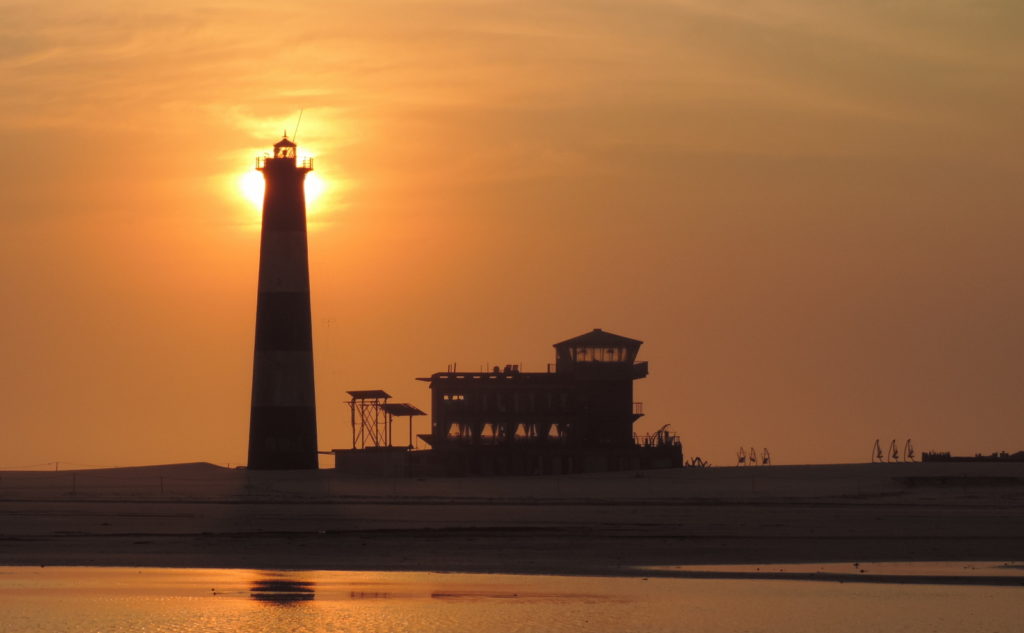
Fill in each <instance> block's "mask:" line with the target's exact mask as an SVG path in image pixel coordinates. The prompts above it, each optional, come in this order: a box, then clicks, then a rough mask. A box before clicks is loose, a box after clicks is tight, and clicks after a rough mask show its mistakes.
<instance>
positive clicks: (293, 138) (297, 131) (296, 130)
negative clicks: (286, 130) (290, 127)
mask: <svg viewBox="0 0 1024 633" xmlns="http://www.w3.org/2000/svg"><path fill="white" fill-rule="evenodd" d="M305 111H306V109H305V108H302V109H301V110H299V120H298V121H296V122H295V131H294V132H292V143H294V142H295V137H296V136H298V135H299V124H300V123H302V113H303V112H305Z"/></svg>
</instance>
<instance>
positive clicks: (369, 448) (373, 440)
mask: <svg viewBox="0 0 1024 633" xmlns="http://www.w3.org/2000/svg"><path fill="white" fill-rule="evenodd" d="M348 395H349V396H351V397H352V399H351V400H349V402H348V406H349V410H350V411H351V414H352V448H351V449H341V448H336V449H334V450H333V451H331V452H332V453H334V467H335V469H337V470H340V471H342V472H346V473H349V474H353V475H375V476H383V477H403V476H406V475H409V474H410V472H409V461H410V460H409V456H408V454H409V451H411V450H412V419H413V418H414V417H416V416H419V415H426V414H425V413H424V412H423V411H420V410H419V409H418V408H417V407H414V406H413V405H411V404H408V403H404V402H403V403H395V402H388V400H390V399H391V394H389V393H388V392H386V391H383V390H381V389H367V390H362V391H349V392H348ZM396 416H397V417H407V418H409V434H408V444H407V445H402V446H396V445H395V444H394V426H395V417H396Z"/></svg>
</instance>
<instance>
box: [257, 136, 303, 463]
mask: <svg viewBox="0 0 1024 633" xmlns="http://www.w3.org/2000/svg"><path fill="white" fill-rule="evenodd" d="M296 149H297V148H296V145H295V143H293V142H292V141H290V140H288V137H287V135H285V137H284V138H283V139H281V140H280V141H278V142H277V143H276V144H275V145H274V153H273V155H272V156H264V157H261V158H258V159H257V161H256V168H257V169H259V170H260V171H262V172H263V178H264V180H265V182H266V189H265V193H264V195H263V231H262V235H261V238H260V268H259V293H258V295H257V301H256V344H255V352H254V355H253V375H252V412H251V416H250V418H249V468H252V469H258V470H278V469H316V468H317V447H316V401H315V397H314V390H313V332H312V322H311V314H310V307H309V262H308V253H307V241H306V198H305V192H304V189H303V182H304V181H305V178H306V174H307V173H308V172H309V171H311V170H312V169H313V165H312V162H311V161H310V160H306V161H303V162H301V163H299V162H298V160H297V158H298V157H297V152H296Z"/></svg>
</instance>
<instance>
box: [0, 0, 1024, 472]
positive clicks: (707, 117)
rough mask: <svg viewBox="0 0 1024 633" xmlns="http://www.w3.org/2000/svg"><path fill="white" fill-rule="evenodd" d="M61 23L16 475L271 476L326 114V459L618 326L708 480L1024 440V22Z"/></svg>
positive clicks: (24, 328) (322, 228)
mask: <svg viewBox="0 0 1024 633" xmlns="http://www.w3.org/2000/svg"><path fill="white" fill-rule="evenodd" d="M722 4H725V5H729V6H724V7H723V6H719V5H722ZM67 5H73V6H65V5H64V4H55V3H29V2H9V1H7V0H0V11H2V13H3V15H4V19H3V20H2V22H0V87H2V91H0V124H2V125H0V134H2V138H3V146H4V151H3V152H2V153H0V196H2V197H0V203H2V204H0V214H2V215H0V288H2V292H3V309H2V310H0V337H2V338H0V342H2V347H0V349H2V350H3V352H4V356H5V358H6V362H4V363H3V364H2V365H0V396H2V401H3V403H4V405H5V406H4V410H3V413H2V416H3V417H2V424H3V427H2V428H3V438H4V439H3V441H2V442H0V467H17V466H23V465H29V464H36V463H43V462H52V461H57V460H59V461H61V462H70V463H77V464H90V465H129V464H143V463H158V462H159V463H165V462H180V461H195V460H207V461H211V462H215V463H221V464H225V463H231V464H238V463H240V462H243V461H244V459H245V452H246V447H247V444H246V441H247V431H248V415H249V395H250V393H249V390H250V380H251V373H250V372H251V363H252V339H253V327H254V310H255V299H256V264H257V257H258V237H259V234H258V220H259V217H258V213H257V212H256V211H255V210H254V208H253V207H252V205H251V204H250V203H249V202H247V201H246V200H245V198H244V197H243V196H242V194H241V192H240V191H239V188H238V184H237V183H238V180H239V178H240V177H241V175H242V174H243V173H244V172H245V171H246V170H248V169H250V168H251V166H252V159H253V156H254V155H255V153H256V152H258V151H264V150H265V149H268V148H269V146H270V144H271V143H273V142H274V141H276V140H277V138H279V135H280V133H281V130H282V129H283V128H285V127H291V126H294V123H295V119H296V116H297V115H298V112H299V110H300V108H305V114H304V117H303V120H302V127H301V129H300V130H299V138H298V141H299V145H300V146H301V149H303V150H307V151H309V152H311V153H313V154H315V155H316V157H317V158H316V160H317V162H316V165H317V173H318V174H319V176H320V177H321V178H322V179H323V181H324V183H325V184H326V187H327V188H326V191H325V192H324V194H323V195H322V196H321V197H320V198H319V199H318V200H317V201H316V202H315V203H314V204H312V205H311V209H310V212H311V214H312V220H313V226H312V232H311V235H310V251H311V255H310V257H311V262H310V263H311V275H312V286H313V287H312V292H313V296H312V300H313V318H314V336H315V347H316V350H315V355H316V371H317V372H318V373H317V389H318V390H317V398H318V408H319V416H320V419H319V429H320V438H321V440H320V444H321V448H323V449H327V448H333V447H345V446H347V444H348V440H349V428H348V422H347V414H346V411H345V408H344V405H343V404H342V401H343V399H344V391H345V390H347V389H372V388H384V389H387V390H388V391H390V392H391V393H392V394H394V395H395V396H396V398H397V399H398V400H399V401H410V402H412V403H414V404H418V405H419V406H421V407H424V408H426V407H427V406H428V404H429V397H428V395H429V394H428V390H427V388H426V386H425V385H424V383H420V382H416V381H414V378H415V377H417V376H424V375H428V374H430V373H432V372H434V371H439V370H444V369H445V368H446V367H447V365H448V364H449V363H452V362H457V363H459V368H460V369H467V370H469V369H476V368H479V367H480V366H481V365H483V364H484V363H489V364H491V365H494V364H506V363H517V362H519V363H522V364H524V365H525V368H526V370H542V369H543V368H544V367H545V364H546V363H547V362H549V361H551V360H553V353H552V349H551V347H550V345H551V344H552V343H554V342H556V341H559V340H562V339H565V338H568V337H570V336H574V335H576V334H580V333H582V332H585V331H588V330H590V329H592V328H595V327H600V328H603V329H605V330H609V331H612V332H615V333H619V334H623V335H626V336H630V337H634V338H639V339H642V340H644V341H645V345H644V347H643V348H642V350H641V358H642V359H645V360H648V361H650V363H651V375H650V377H648V378H647V379H645V380H643V381H641V382H640V383H638V388H637V391H638V394H637V395H638V399H639V400H643V401H644V404H645V410H646V412H647V417H646V418H644V419H643V420H641V422H640V423H638V427H637V428H638V430H639V431H641V432H648V431H651V430H653V429H655V428H657V427H659V426H661V425H662V424H665V423H670V424H671V425H672V428H673V429H674V430H676V431H678V432H679V433H680V434H681V435H682V437H683V441H684V445H685V447H686V451H687V455H688V456H693V455H701V456H704V457H705V458H709V459H711V461H712V462H715V463H717V464H729V463H733V462H734V459H735V457H734V453H735V451H736V448H737V447H738V446H739V445H741V444H742V445H744V446H751V445H753V446H756V447H758V448H760V447H763V446H767V447H769V448H770V449H771V451H772V454H773V456H774V457H775V459H776V461H777V462H779V463H804V462H814V461H862V460H866V459H867V458H868V456H869V454H870V448H871V444H872V443H873V441H874V440H875V438H876V437H877V438H882V439H883V441H884V442H886V443H887V442H888V440H890V439H892V438H897V439H899V441H900V443H902V441H903V440H904V439H905V438H907V437H911V438H913V440H914V442H915V444H916V446H917V448H918V451H921V450H951V451H953V452H954V453H974V452H977V451H984V452H991V451H994V450H1000V449H1006V450H1011V451H1012V450H1020V449H1024V425H1022V424H1021V420H1022V418H1024V389H1022V384H1021V383H1022V376H1024V371H1022V369H1024V367H1022V365H1024V362H1022V359H1024V331H1022V328H1021V325H1020V324H1021V321H1022V317H1024V284H1022V282H1021V270H1022V269H1024V249H1022V248H1021V247H1020V242H1021V235H1022V234H1024V231H1022V229H1024V213H1022V210H1024V204H1022V203H1024V184H1022V183H1024V153H1022V149H1021V148H1022V147H1024V124H1022V122H1021V112H1022V111H1024V82H1021V81H1020V78H1021V77H1024V68H1022V67H1024V41H1022V40H1021V38H1020V33H1021V32H1022V31H1024V5H1020V4H1019V3H1016V2H1010V1H1009V0H997V1H994V2H986V3H966V2H957V1H953V0H949V1H939V2H935V1H927V2H926V1H925V0H910V1H907V2H899V3H877V2H867V1H866V0H851V1H849V2H843V3H821V2H817V1H816V0H776V1H773V2H770V1H767V0H765V1H751V2H743V3H739V4H735V3H715V2H708V1H697V0H692V1H687V0H676V1H669V0H663V1H658V0H628V1H626V0H603V1H588V2H576V1H569V2H550V1H544V2H540V1H535V0H523V1H517V2H481V1H477V2H471V1H468V0H450V1H447V2H441V1H439V0H423V1H419V2H411V1H403V2H392V1H387V0H365V1H357V2H345V3H338V2H328V1H324V2H306V3H302V4H301V5H294V4H291V5H289V4H286V3H264V2H213V3H209V2H201V3H200V2H190V1H188V0H186V1H185V2H180V3H174V4H173V5H172V4H168V3H156V2H127V1H126V2H114V1H109V2H105V1H102V0H95V1H92V0H83V1H82V2H76V3H67Z"/></svg>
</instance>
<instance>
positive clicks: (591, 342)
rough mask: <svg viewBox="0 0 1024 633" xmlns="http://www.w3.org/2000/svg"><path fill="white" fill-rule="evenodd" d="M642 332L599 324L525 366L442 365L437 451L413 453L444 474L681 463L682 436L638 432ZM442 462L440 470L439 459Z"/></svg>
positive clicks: (432, 437)
mask: <svg viewBox="0 0 1024 633" xmlns="http://www.w3.org/2000/svg"><path fill="white" fill-rule="evenodd" d="M642 344H643V343H642V342H641V341H638V340H635V339H631V338H627V337H624V336H619V335H616V334H612V333H610V332H604V331H602V330H593V331H591V332H588V333H586V334H583V335H581V336H577V337H574V338H571V339H568V340H566V341H562V342H561V343H556V344H555V345H554V347H555V363H554V366H551V365H549V366H548V368H547V371H546V372H535V373H527V372H522V371H520V369H519V367H517V366H515V365H506V366H505V367H503V368H502V367H495V368H494V369H493V371H490V372H456V371H446V372H438V373H435V374H433V375H431V376H430V377H429V378H420V379H419V380H422V381H425V382H429V383H430V389H431V415H432V423H431V432H430V433H429V434H425V435H421V436H420V438H421V439H422V440H424V441H426V442H427V443H428V444H429V445H430V446H431V448H432V450H431V451H429V452H424V453H429V454H430V455H429V456H428V455H425V454H424V455H417V456H414V459H417V460H419V461H420V462H422V463H423V464H433V465H434V466H435V467H439V468H441V469H442V470H443V472H444V473H445V474H540V473H562V472H567V473H568V472H592V471H604V470H623V469H637V468H655V467H671V466H681V465H682V446H681V445H680V443H679V441H678V438H677V437H675V436H671V435H668V434H664V433H662V434H659V435H658V438H657V439H656V440H652V439H651V438H638V437H636V435H635V434H634V432H633V424H634V423H635V422H636V421H637V420H638V419H640V417H641V416H643V407H642V405H641V404H640V403H639V402H635V401H634V399H633V381H634V380H637V379H640V378H644V377H646V376H647V371H648V368H647V363H646V362H636V357H637V353H638V352H639V350H640V346H641V345H642ZM434 470H437V468H435V469H434Z"/></svg>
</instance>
